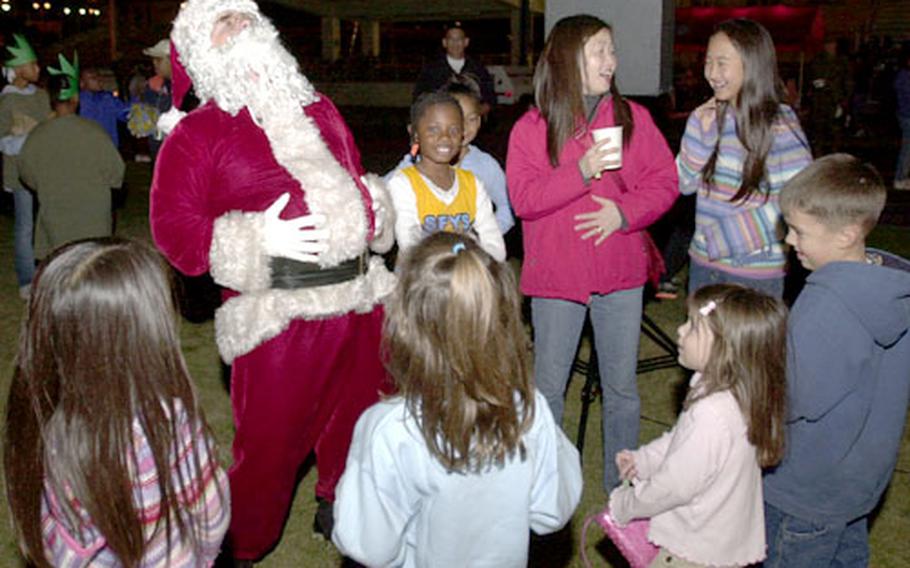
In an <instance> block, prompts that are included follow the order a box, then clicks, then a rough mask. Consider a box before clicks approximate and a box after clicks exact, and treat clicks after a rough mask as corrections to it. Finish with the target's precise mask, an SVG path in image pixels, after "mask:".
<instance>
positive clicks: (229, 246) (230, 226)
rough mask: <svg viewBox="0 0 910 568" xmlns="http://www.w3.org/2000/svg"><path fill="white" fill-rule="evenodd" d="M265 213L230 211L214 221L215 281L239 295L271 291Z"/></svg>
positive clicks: (211, 254)
mask: <svg viewBox="0 0 910 568" xmlns="http://www.w3.org/2000/svg"><path fill="white" fill-rule="evenodd" d="M264 227H265V213H249V212H242V211H230V212H228V213H225V214H224V215H222V216H221V217H218V218H217V219H215V224H214V228H213V230H212V245H211V247H210V248H209V267H210V271H211V273H212V279H214V280H215V282H217V283H218V284H220V285H221V286H224V287H226V288H230V289H232V290H237V291H238V292H255V291H260V290H268V289H269V286H270V285H271V269H270V268H269V257H268V255H267V254H266V252H265V248H264V247H263V243H264V242H265V236H264V233H265V228H264Z"/></svg>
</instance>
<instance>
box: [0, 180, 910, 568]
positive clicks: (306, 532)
mask: <svg viewBox="0 0 910 568" xmlns="http://www.w3.org/2000/svg"><path fill="white" fill-rule="evenodd" d="M149 176H150V169H149V167H148V166H147V165H144V164H130V165H129V167H128V172H127V180H128V187H129V192H128V193H129V197H128V199H127V201H126V205H125V207H124V208H123V209H121V210H119V211H118V234H120V235H124V236H129V237H133V238H138V239H143V240H147V241H148V240H150V237H149V232H148V222H147V212H148V190H147V187H148V181H149ZM871 243H872V244H874V245H876V246H881V247H883V248H887V249H889V250H893V251H894V252H897V253H900V254H902V255H904V256H908V257H910V233H908V230H907V228H905V227H902V228H896V227H881V228H879V229H877V230H876V231H875V233H874V234H873V235H872V238H871ZM0 250H2V251H3V255H2V258H3V262H0V374H2V375H0V393H2V402H0V406H2V407H4V408H5V402H6V390H7V385H8V383H9V377H10V373H11V363H12V358H13V354H14V351H15V344H16V338H17V336H18V329H19V321H20V317H21V311H22V307H23V303H22V302H21V301H20V300H19V299H18V296H17V293H16V282H15V275H14V273H13V268H12V215H11V213H9V212H7V213H6V214H4V215H0ZM647 313H648V314H649V315H651V317H652V318H653V319H654V320H655V321H657V322H658V324H659V325H660V326H661V327H662V328H663V329H666V330H668V331H670V332H672V333H675V329H676V326H677V325H678V324H679V323H680V322H681V321H682V319H683V318H684V310H683V305H682V300H676V301H671V302H662V303H654V304H651V305H649V306H648V308H647ZM181 335H182V339H183V350H184V354H185V356H186V359H187V362H188V364H189V368H190V371H191V373H192V375H193V377H194V379H195V381H196V383H197V385H198V388H199V393H200V397H201V400H202V405H203V407H204V409H205V412H206V414H207V416H208V419H209V422H210V423H211V425H212V427H213V428H214V430H215V433H216V435H217V437H218V441H219V443H220V446H221V455H222V457H223V458H224V460H225V462H229V461H230V443H231V439H232V436H233V430H232V423H231V409H230V402H229V400H228V396H227V392H226V390H225V387H224V383H223V381H222V377H221V366H220V364H219V360H218V355H217V353H216V351H215V346H214V340H213V329H212V322H211V321H209V322H206V323H202V324H192V323H189V322H184V323H183V326H182V333H181ZM586 353H587V345H586V344H583V346H582V355H583V356H584V355H586ZM658 353H659V352H658V351H657V349H656V347H655V346H654V345H653V344H651V343H650V342H649V341H648V340H646V339H645V340H643V341H642V356H643V357H644V356H649V355H655V354H658ZM684 380H685V379H684V375H683V373H682V371H680V370H678V369H672V370H664V371H657V372H653V373H648V374H644V375H641V376H640V377H639V386H640V391H641V396H642V414H643V418H642V427H641V440H642V442H645V441H648V440H650V439H652V438H654V437H656V436H657V435H658V434H660V433H661V432H662V431H663V430H664V429H665V426H664V425H665V424H672V423H673V421H674V419H675V416H676V412H677V409H678V407H679V401H680V395H681V393H682V392H683V389H684ZM582 382H583V379H582V378H581V377H579V376H576V377H575V378H574V379H573V382H572V384H571V386H570V390H569V393H568V402H567V404H566V419H565V423H564V426H565V429H566V431H567V432H568V433H569V437H570V438H572V439H574V438H575V433H576V430H577V426H578V417H579V408H580V403H579V400H580V395H579V392H580V388H581V383H582ZM588 422H589V428H588V429H587V439H586V445H585V451H584V456H583V457H584V478H585V491H584V494H583V496H582V502H581V505H580V506H579V508H578V512H577V514H576V516H575V519H574V521H573V523H572V525H571V527H570V529H569V530H567V531H566V532H564V533H562V534H560V535H556V536H554V537H549V538H545V539H535V541H534V543H533V546H532V564H533V565H534V566H546V567H550V566H582V565H583V564H582V561H581V558H580V552H579V543H580V538H581V527H582V521H583V520H584V518H585V517H586V516H587V515H589V514H591V513H594V512H596V511H598V510H599V509H600V508H602V507H603V505H604V500H605V495H604V493H603V490H602V489H601V476H602V470H603V465H602V459H601V455H600V454H601V430H600V427H599V424H600V405H599V402H598V403H595V404H594V405H592V413H591V416H590V417H589V419H588ZM908 442H910V434H908V433H907V432H905V435H904V444H903V447H902V449H901V454H900V459H899V461H898V472H897V473H896V474H895V476H894V480H893V481H892V484H891V488H890V489H889V491H888V493H887V494H886V497H885V499H884V501H883V505H882V507H881V508H880V511H879V513H878V515H877V518H876V519H875V522H874V524H873V525H872V533H871V540H872V565H873V566H876V567H878V566H881V567H894V568H898V567H905V566H907V565H910V546H908V544H907V538H908V535H910V473H908V472H910V449H908V448H910V443H908ZM314 483H315V472H313V471H311V472H309V473H308V474H307V475H306V476H305V477H304V478H303V481H302V482H301V484H300V487H299V490H298V492H297V497H296V500H295V502H294V504H293V506H292V508H291V512H290V515H289V519H288V524H287V526H286V528H285V532H284V537H283V538H282V540H281V542H280V543H279V545H278V547H277V548H276V549H275V550H274V552H273V553H272V554H271V555H270V556H269V557H268V558H267V559H266V560H265V561H264V562H262V564H261V565H262V566H266V567H288V566H319V567H322V566H338V565H339V564H340V562H341V559H340V557H339V555H338V554H337V553H336V552H335V550H334V548H333V547H332V546H331V545H330V544H328V543H326V542H325V541H323V540H322V539H321V538H319V537H315V536H313V534H312V532H311V523H312V518H313V514H314V512H315V503H314V501H313V497H312V496H313V487H314ZM0 498H2V497H0ZM266 498H268V496H266V495H263V499H266ZM0 509H2V510H4V511H5V510H6V507H5V506H0ZM587 552H588V555H589V558H590V559H591V561H592V564H593V565H594V566H609V565H622V564H610V560H612V559H613V558H614V553H613V552H612V550H611V548H610V546H609V545H608V544H607V543H606V541H605V540H604V538H603V536H602V534H601V533H600V531H599V529H597V528H596V526H595V527H592V528H591V529H590V530H589V531H588V546H587ZM20 565H22V561H21V560H20V559H19V556H18V554H17V552H16V546H15V543H14V542H13V538H12V533H11V530H10V526H9V522H8V521H7V520H4V521H3V522H0V566H20Z"/></svg>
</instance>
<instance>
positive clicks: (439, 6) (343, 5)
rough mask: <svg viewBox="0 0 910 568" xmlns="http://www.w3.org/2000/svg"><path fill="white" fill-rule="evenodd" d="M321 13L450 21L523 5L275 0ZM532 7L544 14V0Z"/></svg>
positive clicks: (466, 0) (497, 14)
mask: <svg viewBox="0 0 910 568" xmlns="http://www.w3.org/2000/svg"><path fill="white" fill-rule="evenodd" d="M273 1H274V2H275V3H276V4H282V5H284V6H287V7H289V8H297V9H300V10H304V11H307V12H310V13H313V14H317V15H319V16H332V17H337V18H342V19H345V20H358V19H364V20H380V21H413V20H451V19H457V18H464V19H484V18H504V17H508V16H509V14H510V13H511V12H512V10H516V9H519V8H520V7H521V0H458V1H456V2H453V1H452V0H273ZM530 8H531V10H532V11H534V12H538V13H542V12H543V10H544V0H530Z"/></svg>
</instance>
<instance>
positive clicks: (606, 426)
mask: <svg viewBox="0 0 910 568" xmlns="http://www.w3.org/2000/svg"><path fill="white" fill-rule="evenodd" d="M616 68H617V60H616V54H615V52H614V46H613V34H612V31H611V30H610V27H609V26H608V25H607V24H606V23H604V22H603V21H602V20H600V19H598V18H595V17H593V16H586V15H581V16H571V17H568V18H564V19H562V20H560V21H559V22H557V23H556V25H555V26H554V27H553V30H552V31H551V32H550V36H549V37H548V38H547V44H546V46H545V47H544V50H543V53H542V55H541V58H540V63H538V65H537V70H536V71H535V73H534V85H535V96H536V103H537V105H536V108H533V109H531V110H529V111H528V112H527V113H525V115H524V116H522V117H521V118H520V119H519V120H518V122H516V124H515V127H514V128H513V129H512V133H511V135H510V137H509V153H508V156H507V158H506V181H507V182H508V186H509V198H510V199H511V201H512V206H513V209H514V210H515V213H516V214H517V215H518V217H520V218H521V223H522V234H523V238H524V262H523V264H522V268H521V291H522V293H523V294H524V295H526V296H531V297H532V300H531V315H532V323H533V326H534V355H535V362H534V380H535V382H536V383H537V388H538V390H540V392H541V393H542V394H543V395H544V397H546V399H547V402H548V403H549V405H550V409H551V410H552V411H553V416H554V417H555V418H556V422H557V423H559V422H561V421H562V413H563V406H564V402H563V398H564V396H565V391H566V382H567V381H568V380H569V370H570V368H571V366H572V361H573V359H574V358H575V352H576V350H577V348H578V340H579V337H580V336H581V330H582V327H583V325H584V322H585V319H586V318H587V317H588V314H589V313H590V318H591V323H592V325H593V328H594V346H595V348H596V350H597V359H598V364H599V366H598V369H599V371H600V378H601V384H602V387H603V438H604V489H605V490H606V491H609V490H610V489H612V488H613V487H615V486H616V485H617V484H618V483H619V476H618V473H617V471H616V467H615V466H614V465H613V456H614V455H615V454H616V452H618V451H619V450H621V449H622V448H628V447H630V446H634V445H635V444H637V443H638V421H639V410H640V400H639V396H638V386H637V383H636V372H635V371H636V363H637V359H638V338H639V335H640V331H641V309H642V290H643V287H644V284H645V281H646V280H647V278H648V256H647V254H646V248H645V247H646V244H647V243H646V242H645V238H646V237H647V235H646V233H645V229H646V228H647V227H648V226H649V225H650V224H651V223H653V222H654V221H656V220H657V219H658V218H659V217H660V216H661V215H663V214H664V212H666V211H667V210H668V209H669V208H670V206H671V205H672V204H673V201H674V200H675V199H676V196H677V195H678V185H679V182H678V178H677V174H676V166H675V164H674V162H673V155H672V154H671V153H670V149H669V148H668V147H667V143H666V141H665V140H664V138H663V136H662V135H661V134H660V131H658V130H657V128H656V127H655V126H654V122H653V121H652V120H651V117H650V115H649V114H648V111H647V110H645V109H644V108H643V107H641V106H638V105H636V104H635V103H632V102H630V101H627V100H626V99H625V98H623V97H622V96H621V95H620V94H619V92H618V91H617V90H616V83H615V81H614V73H615V71H616ZM609 126H622V154H621V158H619V157H618V156H617V154H618V152H619V149H618V148H608V147H607V146H608V144H607V143H606V142H598V143H595V142H594V139H593V135H592V132H593V131H594V130H597V129H600V128H605V127H609ZM603 170H607V171H603Z"/></svg>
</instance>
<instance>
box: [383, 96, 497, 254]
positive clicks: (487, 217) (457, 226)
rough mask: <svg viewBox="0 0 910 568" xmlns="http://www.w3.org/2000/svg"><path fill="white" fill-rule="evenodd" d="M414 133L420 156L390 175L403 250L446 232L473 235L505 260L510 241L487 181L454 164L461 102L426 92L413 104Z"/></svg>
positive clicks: (459, 136)
mask: <svg viewBox="0 0 910 568" xmlns="http://www.w3.org/2000/svg"><path fill="white" fill-rule="evenodd" d="M410 132H411V140H412V143H413V144H414V148H415V154H416V153H419V154H420V160H418V161H417V162H416V164H415V165H413V166H409V167H407V168H404V169H402V170H400V171H398V172H396V173H395V174H394V175H393V176H392V177H391V179H389V191H390V192H391V194H392V202H393V204H394V206H395V213H396V220H395V239H396V240H397V241H398V248H399V250H400V251H401V252H404V251H406V250H407V249H409V248H410V247H412V246H414V245H415V244H417V243H418V242H419V241H420V240H421V239H423V238H424V237H425V236H427V235H431V234H433V233H437V232H440V231H445V232H452V233H460V234H466V235H470V236H473V237H474V238H476V239H477V241H478V243H479V244H480V246H481V248H483V249H484V250H485V251H486V252H487V253H488V254H489V255H490V256H492V257H493V258H495V259H496V260H497V261H500V262H502V261H503V260H505V258H506V247H505V242H504V241H503V239H502V234H501V233H500V232H499V226H498V225H497V223H496V217H495V215H494V214H493V206H492V203H491V202H490V197H489V196H488V195H487V192H486V190H485V189H484V187H483V184H482V183H481V182H480V180H478V179H477V178H476V177H475V176H474V174H472V173H471V172H469V171H466V170H462V169H459V168H455V167H452V165H451V163H452V161H453V160H454V159H456V157H457V156H458V153H459V151H460V150H461V141H462V138H463V136H464V124H463V117H462V113H461V107H460V106H459V104H458V101H457V100H455V98H454V97H452V96H451V95H448V94H443V93H427V94H424V95H421V96H420V97H418V99H417V100H416V101H415V102H414V104H413V105H412V106H411V126H410Z"/></svg>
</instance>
